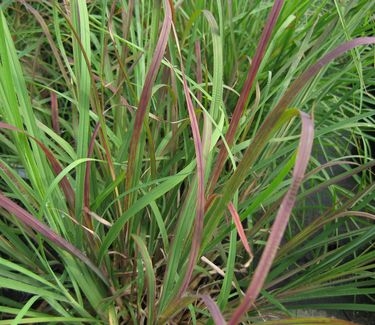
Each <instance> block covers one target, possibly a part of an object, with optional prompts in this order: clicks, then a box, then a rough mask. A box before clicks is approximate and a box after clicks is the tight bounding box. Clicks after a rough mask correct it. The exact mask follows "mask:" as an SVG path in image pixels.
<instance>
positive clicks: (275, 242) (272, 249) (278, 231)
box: [228, 112, 314, 325]
mask: <svg viewBox="0 0 375 325" xmlns="http://www.w3.org/2000/svg"><path fill="white" fill-rule="evenodd" d="M300 115H301V119H302V133H301V139H300V142H299V147H298V152H297V158H296V163H295V167H294V170H293V177H292V183H291V185H290V188H289V190H288V192H287V193H286V195H285V197H284V199H283V201H282V202H281V206H280V209H279V211H278V213H277V216H276V218H275V222H274V224H273V226H272V228H271V233H270V236H269V239H268V241H267V244H266V247H265V248H264V251H263V254H262V257H261V259H260V261H259V264H258V266H257V268H256V270H255V273H254V276H253V279H252V281H251V283H250V286H249V288H248V289H247V291H246V294H245V297H244V299H243V301H242V303H241V304H240V306H239V307H238V308H237V309H236V310H235V312H234V314H233V315H232V318H231V319H230V321H229V323H228V325H234V324H238V323H239V322H240V320H241V317H242V315H243V314H245V313H246V312H247V311H248V310H249V308H251V307H252V305H253V304H254V302H255V299H256V298H257V297H258V295H259V293H260V290H261V289H262V287H263V284H264V282H265V280H266V277H267V275H268V272H269V271H270V269H271V265H272V262H273V260H274V258H275V256H276V253H277V250H278V248H279V245H280V243H281V239H282V237H283V234H284V231H285V229H286V226H287V225H288V221H289V216H290V213H291V212H292V209H293V206H294V203H295V200H296V196H297V193H298V188H299V186H300V184H301V181H302V178H303V176H304V173H305V170H306V168H307V164H308V162H309V158H310V154H311V149H312V144H313V139H314V124H313V121H312V120H311V118H310V117H309V116H308V115H307V114H306V113H303V112H301V114H300Z"/></svg>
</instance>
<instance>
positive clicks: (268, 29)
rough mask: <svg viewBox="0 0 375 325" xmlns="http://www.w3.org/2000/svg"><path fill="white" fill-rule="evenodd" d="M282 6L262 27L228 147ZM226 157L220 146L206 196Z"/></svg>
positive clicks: (277, 4)
mask: <svg viewBox="0 0 375 325" xmlns="http://www.w3.org/2000/svg"><path fill="white" fill-rule="evenodd" d="M283 4H284V1H283V0H276V1H275V3H274V5H273V7H272V10H271V12H270V14H269V16H268V19H267V23H266V25H265V27H264V30H263V32H262V36H261V38H260V41H259V44H258V46H257V50H256V52H255V55H254V58H253V60H252V63H251V66H250V69H249V72H248V74H247V78H246V81H245V84H244V86H243V88H242V91H241V94H240V98H239V99H238V101H237V104H236V108H235V109H234V112H233V117H232V120H231V122H230V124H229V129H228V132H227V134H226V136H225V140H226V141H227V143H228V146H229V147H230V146H231V145H232V143H233V140H234V136H235V134H236V131H237V128H238V123H239V122H240V118H241V116H242V113H243V111H244V109H245V105H246V102H247V100H248V98H249V95H250V91H251V88H252V86H253V83H254V80H255V77H256V75H257V73H258V70H259V67H260V64H261V62H262V59H263V56H264V53H265V51H266V48H267V44H268V42H269V40H270V38H271V34H272V31H273V29H274V27H275V25H276V22H277V19H278V17H279V15H280V12H281V9H282V7H283ZM227 156H228V154H227V149H226V147H225V146H224V145H223V146H221V149H220V152H219V156H218V158H217V162H216V165H215V168H214V171H213V173H212V178H211V182H210V185H209V188H208V194H211V193H212V192H213V191H214V189H215V186H216V183H217V181H218V179H219V177H220V174H221V171H222V169H223V167H224V164H225V160H226V158H227Z"/></svg>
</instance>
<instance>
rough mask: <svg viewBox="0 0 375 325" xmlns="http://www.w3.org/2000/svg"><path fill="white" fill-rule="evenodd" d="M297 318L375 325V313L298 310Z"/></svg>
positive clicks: (296, 312)
mask: <svg viewBox="0 0 375 325" xmlns="http://www.w3.org/2000/svg"><path fill="white" fill-rule="evenodd" d="M294 313H295V315H296V316H297V317H334V318H338V319H342V320H348V321H350V322H353V323H356V324H358V325H375V312H374V313H370V312H363V311H361V312H357V311H326V310H313V309H299V310H296V311H295V312H294Z"/></svg>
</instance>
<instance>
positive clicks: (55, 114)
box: [50, 91, 60, 134]
mask: <svg viewBox="0 0 375 325" xmlns="http://www.w3.org/2000/svg"><path fill="white" fill-rule="evenodd" d="M50 96H51V120H52V128H53V130H54V131H55V132H56V133H57V134H60V123H59V105H58V102H57V95H56V93H55V92H54V91H50Z"/></svg>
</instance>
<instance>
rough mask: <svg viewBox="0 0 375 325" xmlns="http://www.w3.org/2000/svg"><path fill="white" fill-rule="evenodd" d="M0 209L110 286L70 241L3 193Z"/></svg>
mask: <svg viewBox="0 0 375 325" xmlns="http://www.w3.org/2000/svg"><path fill="white" fill-rule="evenodd" d="M0 207H2V208H3V209H5V210H7V211H8V212H9V213H11V214H14V215H15V216H16V217H17V218H18V219H19V220H20V221H21V222H22V223H23V224H25V225H27V226H28V227H30V228H32V229H33V230H34V231H36V232H37V233H38V234H41V235H42V236H44V237H46V238H47V239H49V240H50V241H51V242H52V243H53V244H55V245H56V246H58V247H60V248H62V249H63V250H65V251H67V252H69V253H70V254H72V255H74V256H75V257H77V258H78V259H79V260H81V261H82V262H83V263H85V264H86V265H87V266H88V267H89V268H90V269H91V270H92V271H93V272H95V273H96V274H97V275H98V276H99V277H100V278H101V279H102V280H103V282H104V283H106V284H108V281H107V279H106V278H105V277H104V275H103V273H102V272H101V271H100V270H99V269H98V268H97V267H96V266H95V265H94V264H93V263H92V262H91V261H90V260H89V258H88V257H87V256H86V255H84V254H83V253H82V252H81V251H80V250H79V249H78V248H76V247H75V246H73V245H72V244H70V243H69V242H68V241H66V240H65V239H64V238H62V237H61V236H60V235H58V234H57V233H55V232H54V231H53V230H52V229H50V228H49V227H47V226H46V225H45V224H43V223H42V222H40V221H39V220H38V219H37V218H36V217H34V216H33V215H31V214H30V213H29V212H27V211H26V210H25V209H23V208H22V207H20V206H19V205H18V204H16V203H14V202H13V201H12V200H10V199H8V198H7V197H6V196H5V195H4V194H3V193H2V192H0Z"/></svg>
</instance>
